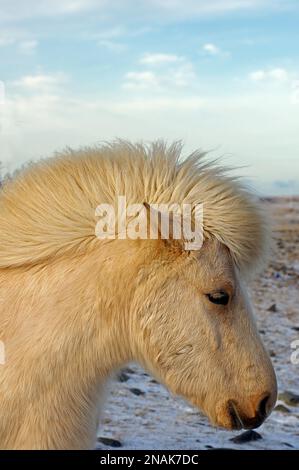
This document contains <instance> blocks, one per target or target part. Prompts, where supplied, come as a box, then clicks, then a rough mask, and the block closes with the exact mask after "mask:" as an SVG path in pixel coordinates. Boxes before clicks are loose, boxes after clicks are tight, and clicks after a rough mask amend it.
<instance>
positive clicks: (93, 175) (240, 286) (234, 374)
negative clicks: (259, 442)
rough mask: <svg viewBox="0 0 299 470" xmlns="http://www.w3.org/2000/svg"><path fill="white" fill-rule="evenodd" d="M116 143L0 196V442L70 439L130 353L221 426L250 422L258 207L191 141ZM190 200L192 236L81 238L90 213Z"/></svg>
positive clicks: (91, 415) (265, 362)
mask: <svg viewBox="0 0 299 470" xmlns="http://www.w3.org/2000/svg"><path fill="white" fill-rule="evenodd" d="M180 152H181V148H180V145H179V144H174V145H172V146H170V147H167V146H166V145H165V144H164V143H163V142H156V143H153V144H152V145H150V146H147V147H146V146H143V145H141V144H140V145H132V144H130V143H127V142H123V141H118V142H115V143H113V144H111V145H105V146H102V147H99V148H90V149H84V150H79V151H77V152H73V151H67V152H65V153H64V154H61V155H58V156H56V157H55V158H53V159H49V160H45V161H42V162H40V163H38V164H36V165H33V166H31V167H29V168H28V169H26V170H25V171H24V172H22V173H21V174H20V175H19V176H18V177H17V178H16V179H15V180H13V181H11V182H7V183H6V184H5V185H4V187H3V189H2V191H1V196H0V233H1V243H0V340H1V341H2V342H3V344H4V346H5V355H6V361H5V364H0V446H1V448H3V449H82V448H92V447H93V446H94V444H95V440H96V431H97V426H98V418H99V403H100V397H101V390H102V389H103V386H104V384H105V382H106V380H107V378H108V377H109V376H110V375H111V373H112V372H113V371H115V370H116V369H117V368H119V367H120V366H122V365H123V364H125V363H127V362H129V361H132V360H135V361H138V362H139V363H140V364H141V365H142V366H144V367H145V368H146V369H147V370H149V371H150V372H151V373H152V374H154V375H155V376H156V377H157V378H158V379H159V380H160V381H161V382H163V383H164V384H165V385H166V386H167V387H168V388H169V389H170V390H171V391H172V392H173V393H175V394H180V395H182V396H184V397H185V398H186V399H188V400H189V401H190V402H191V403H193V404H194V405H195V406H197V407H198V408H200V409H201V410H203V411H204V412H205V413H206V414H207V415H208V416H209V418H210V419H211V421H212V422H213V423H214V424H216V425H219V426H223V427H225V428H229V429H239V428H241V427H244V428H254V427H256V426H259V425H260V424H261V423H262V422H263V420H264V419H265V418H266V417H267V415H268V414H269V413H270V411H271V409H272V408H273V405H274V403H275V401H276V393H277V392H276V379H275V374H274V371H273V368H272V365H271V362H270V360H269V357H268V355H267V353H266V352H265V349H264V347H263V345H262V342H261V340H260V337H259V334H258V332H257V329H256V326H255V323H254V320H253V318H252V307H251V304H250V302H249V300H248V298H247V295H246V290H245V287H244V279H246V278H247V277H248V274H250V273H252V272H253V271H254V268H256V266H257V265H258V264H260V261H261V258H262V257H263V255H264V254H265V251H266V248H267V243H268V241H267V236H266V228H267V227H266V224H265V222H264V218H263V214H262V212H261V210H260V208H259V205H258V203H257V202H256V201H255V200H254V198H253V197H252V196H251V195H250V193H249V192H248V191H247V190H246V189H245V188H243V187H242V185H241V184H240V183H239V182H237V181H236V180H235V179H233V178H232V177H229V176H227V174H226V173H225V171H224V170H223V169H219V168H217V166H215V165H214V164H209V163H208V162H207V161H206V160H205V159H204V158H203V155H202V154H200V153H199V152H196V153H194V154H193V155H191V156H190V157H188V158H187V159H186V160H184V161H180ZM118 195H125V196H126V198H127V202H128V204H131V203H139V202H141V203H142V202H145V203H146V206H147V207H148V204H153V203H161V202H164V203H178V204H184V203H186V204H187V203H189V204H193V205H194V204H198V203H203V208H204V224H203V225H204V227H203V228H204V243H203V246H202V248H201V249H200V250H197V251H186V250H185V249H184V244H183V240H172V239H168V240H163V239H161V237H159V238H158V239H157V240H152V239H144V240H143V239H138V240H131V239H124V240H119V239H117V237H116V239H106V240H99V239H98V238H97V237H96V236H95V225H96V217H95V208H96V207H97V206H98V205H99V204H100V203H101V202H103V203H109V204H115V203H116V198H117V196H118Z"/></svg>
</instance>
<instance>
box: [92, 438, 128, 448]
mask: <svg viewBox="0 0 299 470" xmlns="http://www.w3.org/2000/svg"><path fill="white" fill-rule="evenodd" d="M97 441H98V442H101V444H104V445H105V446H109V447H122V443H121V442H120V441H117V440H116V439H110V437H98V438H97Z"/></svg>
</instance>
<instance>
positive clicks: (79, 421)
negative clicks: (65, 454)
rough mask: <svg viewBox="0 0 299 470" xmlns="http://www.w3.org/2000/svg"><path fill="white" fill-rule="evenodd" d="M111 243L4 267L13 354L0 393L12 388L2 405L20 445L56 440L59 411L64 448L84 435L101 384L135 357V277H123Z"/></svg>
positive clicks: (4, 321)
mask: <svg viewBox="0 0 299 470" xmlns="http://www.w3.org/2000/svg"><path fill="white" fill-rule="evenodd" d="M113 250H114V249H113V246H110V247H109V249H107V250H99V251H98V252H97V253H90V254H89V255H86V256H81V257H80V258H79V257H76V258H73V259H69V258H66V259H61V260H57V261H55V262H52V263H50V262H49V263H47V264H44V266H37V267H31V268H28V267H27V268H24V269H21V268H19V269H14V270H12V271H11V272H9V271H6V272H5V273H4V272H2V273H1V274H0V277H1V279H0V280H1V281H3V282H0V286H1V288H0V298H1V301H2V306H1V308H0V326H1V325H2V326H1V328H0V330H2V335H3V337H2V338H0V339H2V341H4V343H5V346H6V355H7V358H8V360H7V364H6V365H5V368H4V369H1V370H0V397H1V391H2V389H3V390H5V389H9V390H12V391H13V393H12V394H11V395H10V396H9V397H7V398H3V399H2V400H1V399H0V405H1V409H2V410H3V409H5V408H6V409H7V410H10V411H9V412H7V414H6V413H5V412H4V415H5V416H1V418H3V419H2V421H3V423H4V422H5V423H6V425H7V426H8V428H9V429H10V431H8V433H7V428H6V431H5V432H6V435H7V438H6V437H5V439H9V436H12V434H13V432H14V431H13V429H19V431H18V439H17V438H16V437H15V438H14V442H17V445H18V446H19V447H22V446H24V447H26V446H28V447H30V446H31V447H32V446H34V445H37V447H42V448H48V447H55V446H56V441H55V442H54V441H51V435H50V434H51V432H50V430H51V422H50V421H51V419H55V418H57V419H59V420H60V419H62V420H64V431H65V435H66V434H69V436H70V441H69V442H67V443H65V441H64V439H63V437H62V436H60V437H59V440H57V442H60V443H61V442H63V445H65V446H66V447H76V446H77V445H79V444H78V443H79V441H80V442H81V443H82V442H84V436H85V437H86V435H87V434H88V432H90V431H88V430H90V429H93V430H95V429H96V424H95V423H94V420H95V419H96V414H97V412H96V410H97V402H98V394H99V390H100V389H101V387H102V385H103V383H104V382H105V380H106V378H107V377H108V376H109V374H111V372H112V371H113V370H114V369H116V368H117V367H119V366H120V365H122V364H123V363H125V362H127V361H129V360H130V359H131V354H130V345H129V342H128V336H129V335H128V331H127V321H126V320H127V319H126V315H127V310H128V305H129V303H130V302H129V296H130V292H129V289H126V285H125V284H124V279H128V277H130V276H128V274H126V275H125V276H124V273H123V268H122V267H121V261H120V260H118V261H117V258H116V257H115V253H114V252H113ZM20 286H22V288H21V289H20ZM2 289H3V291H2ZM4 312H5V313H4ZM2 396H3V394H2ZM40 398H42V400H41V399H40ZM45 410H47V413H46V414H45V413H44V411H45ZM88 410H89V411H88ZM14 416H15V417H16V418H15V420H14ZM46 416H48V419H49V422H47V418H46ZM68 416H69V418H68ZM16 421H21V423H26V424H21V423H20V422H16ZM87 421H88V425H87V424H86V422H87ZM91 421H92V423H91ZM34 423H35V424H34ZM24 426H25V427H24ZM36 426H37V427H38V428H39V430H38V432H37V435H38V436H39V437H38V439H37V441H36V442H35V443H32V442H30V443H28V441H27V440H26V439H27V438H26V437H24V438H23V437H22V433H23V434H24V436H26V435H29V434H30V433H31V434H32V435H33V436H34V435H35V432H36ZM82 426H83V431H82ZM0 428H1V426H0ZM23 428H24V429H23ZM1 431H3V432H4V430H1V429H0V442H1V439H2V436H1V434H2V432H1ZM54 431H55V432H56V433H57V429H54ZM94 432H95V431H94ZM82 434H83V437H82ZM79 435H80V439H79V438H78V441H77V437H78V436H79ZM40 436H42V439H43V436H44V438H45V439H46V440H45V441H43V442H41V441H40V440H39V439H40ZM46 436H47V437H46ZM32 439H34V437H33V438H32ZM53 439H54V440H55V437H53ZM87 441H88V442H89V441H90V439H89V438H88V439H87ZM9 445H10V444H8V446H9ZM83 445H85V444H83Z"/></svg>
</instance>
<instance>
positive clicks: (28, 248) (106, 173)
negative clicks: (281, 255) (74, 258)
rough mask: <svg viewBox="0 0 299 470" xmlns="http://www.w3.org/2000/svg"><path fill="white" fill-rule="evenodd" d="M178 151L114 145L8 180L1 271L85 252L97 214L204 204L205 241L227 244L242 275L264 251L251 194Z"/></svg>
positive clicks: (63, 157)
mask: <svg viewBox="0 0 299 470" xmlns="http://www.w3.org/2000/svg"><path fill="white" fill-rule="evenodd" d="M181 151H182V146H181V144H180V143H174V144H172V145H170V146H167V145H166V144H165V143H164V142H162V141H157V142H154V143H152V144H151V145H143V144H131V143H129V142H126V141H116V142H113V143H112V144H105V145H102V146H99V147H92V148H84V149H81V150H78V151H73V150H70V149H68V150H67V151H65V152H63V153H61V154H57V155H56V156H55V157H53V158H50V159H47V160H42V161H40V162H39V163H37V164H34V165H31V166H30V167H28V168H27V169H25V170H24V171H22V172H21V173H20V174H19V175H18V176H17V177H16V178H15V179H14V180H12V181H8V182H7V183H6V184H5V185H4V186H3V188H2V190H1V195H0V231H1V243H0V268H8V267H17V266H23V265H34V264H38V263H41V262H47V261H49V260H51V259H54V258H56V257H59V256H66V255H71V254H73V255H74V254H77V253H82V252H87V251H90V250H92V249H93V247H94V246H95V244H96V243H100V242H99V240H98V239H97V238H96V236H95V225H96V217H95V208H96V207H97V206H98V204H100V203H110V204H114V203H115V202H116V198H117V196H118V195H126V198H127V203H128V204H133V203H142V202H147V203H148V204H153V203H179V204H182V203H189V204H198V203H203V208H204V236H205V237H216V238H217V239H218V240H219V241H221V242H222V243H223V244H224V245H226V246H227V247H228V248H229V250H230V252H231V253H232V256H233V258H234V260H235V262H236V264H237V265H238V266H239V267H240V268H241V269H243V270H244V271H245V272H247V273H248V272H249V271H252V269H253V268H255V267H256V266H257V265H258V264H259V262H260V261H261V259H262V258H263V255H264V253H265V251H266V245H267V236H266V231H267V230H266V229H267V224H266V223H265V219H264V214H263V213H262V212H261V209H260V207H259V204H258V203H257V201H256V199H255V198H254V197H253V195H252V194H251V193H250V191H248V190H247V189H246V188H245V187H244V186H243V185H242V184H241V183H240V182H239V180H237V179H236V178H233V177H232V176H229V175H228V174H227V171H226V170H225V169H223V168H222V167H219V166H217V165H216V164H215V163H210V162H208V161H207V160H206V157H205V154H204V153H202V152H200V151H196V152H194V153H193V154H191V155H190V156H189V157H187V158H186V159H184V160H183V159H182V158H181Z"/></svg>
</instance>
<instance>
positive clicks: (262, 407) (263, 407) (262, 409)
mask: <svg viewBox="0 0 299 470" xmlns="http://www.w3.org/2000/svg"><path fill="white" fill-rule="evenodd" d="M269 398H270V395H266V396H265V397H264V398H263V399H262V400H261V401H260V403H259V406H258V409H257V412H258V415H259V416H260V417H261V418H265V417H266V416H267V414H268V407H267V405H268V402H269Z"/></svg>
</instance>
